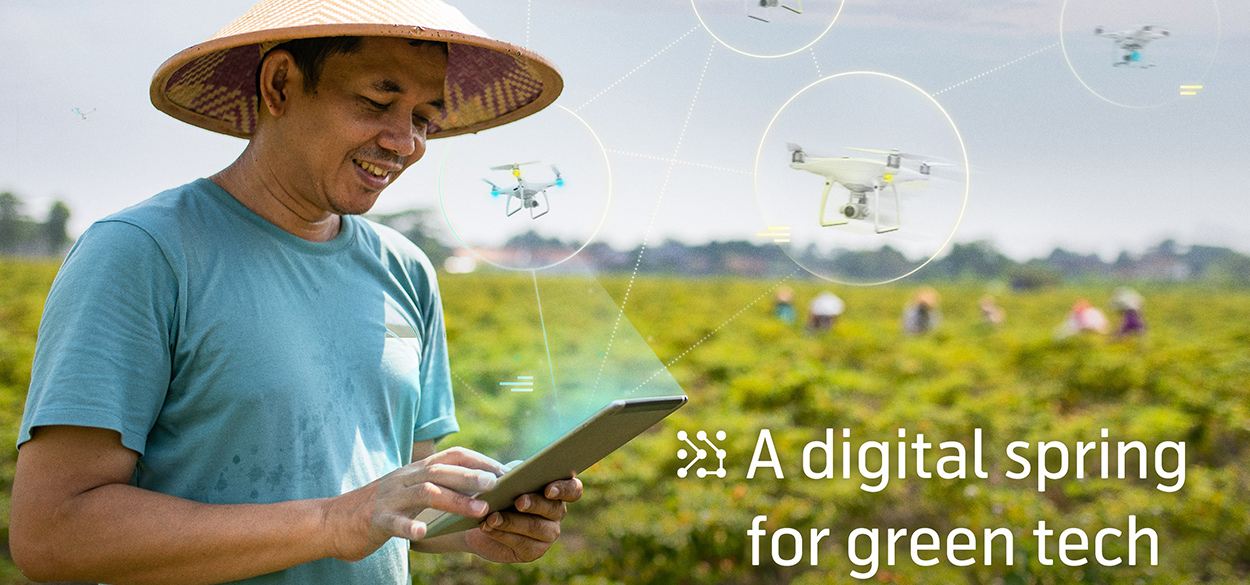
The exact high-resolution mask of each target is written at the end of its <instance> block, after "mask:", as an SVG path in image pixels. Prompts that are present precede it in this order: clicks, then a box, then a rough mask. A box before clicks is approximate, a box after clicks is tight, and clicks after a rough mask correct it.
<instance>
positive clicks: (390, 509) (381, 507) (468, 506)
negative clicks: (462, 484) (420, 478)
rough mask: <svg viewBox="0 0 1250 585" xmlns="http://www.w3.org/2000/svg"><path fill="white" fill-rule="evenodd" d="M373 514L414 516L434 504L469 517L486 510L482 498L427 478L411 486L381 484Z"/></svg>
mask: <svg viewBox="0 0 1250 585" xmlns="http://www.w3.org/2000/svg"><path fill="white" fill-rule="evenodd" d="M374 508H375V515H380V516H386V515H392V514H394V515H400V516H404V515H407V516H409V517H413V516H416V515H417V513H419V512H420V511H421V510H424V509H426V508H434V509H436V510H442V511H444V512H451V513H453V514H459V515H461V516H468V517H471V518H481V517H482V516H485V515H486V513H487V512H488V511H489V506H488V505H487V504H486V502H484V501H482V500H479V499H476V498H474V497H472V496H468V495H465V494H463V493H460V492H459V491H457V490H454V489H451V488H448V487H445V486H440V485H437V484H434V483H430V482H423V483H418V484H416V485H412V486H401V485H398V484H396V485H395V487H393V488H389V489H388V488H387V487H386V486H385V485H383V486H382V488H381V489H380V490H379V493H378V498H377V500H376V501H375V502H374Z"/></svg>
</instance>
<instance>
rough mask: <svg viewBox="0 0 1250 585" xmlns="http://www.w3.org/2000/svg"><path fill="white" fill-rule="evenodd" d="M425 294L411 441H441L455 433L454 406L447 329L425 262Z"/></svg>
mask: <svg viewBox="0 0 1250 585" xmlns="http://www.w3.org/2000/svg"><path fill="white" fill-rule="evenodd" d="M417 270H421V271H423V272H424V273H425V274H424V278H423V281H424V283H425V286H426V290H425V291H423V292H424V293H425V294H422V295H421V297H420V307H421V312H422V313H423V315H422V317H423V319H422V322H423V323H424V325H425V331H422V332H421V338H422V339H423V340H424V341H425V347H423V348H422V351H421V366H420V367H421V402H420V405H419V406H418V407H417V419H416V420H417V422H416V428H414V429H413V433H412V440H413V442H416V441H427V440H435V441H437V440H438V439H441V438H442V437H444V436H447V435H450V434H451V433H454V432H456V431H458V430H460V426H459V425H458V424H457V423H456V402H455V398H454V397H453V395H452V391H451V367H450V365H449V362H448V358H447V328H446V326H445V325H444V321H443V302H442V298H441V297H440V296H439V292H438V281H437V280H436V277H435V274H434V269H433V267H432V266H430V265H429V263H428V261H426V262H422V263H420V266H419V267H418V268H417Z"/></svg>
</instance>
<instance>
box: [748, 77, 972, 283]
mask: <svg viewBox="0 0 1250 585" xmlns="http://www.w3.org/2000/svg"><path fill="white" fill-rule="evenodd" d="M846 75H875V76H878V77H885V78H886V79H892V80H894V81H897V82H900V83H902V84H903V85H906V86H908V87H910V88H912V89H914V90H916V91H918V92H920V94H921V95H923V96H924V97H926V98H928V99H929V101H931V102H933V105H934V106H936V107H937V109H938V111H939V112H942V115H943V116H945V117H946V121H947V122H948V123H950V125H951V130H953V131H954V132H955V139H956V140H958V141H959V152H960V153H961V154H962V155H963V159H964V199H963V203H962V204H961V205H960V206H959V217H958V218H956V219H955V225H954V227H952V228H951V232H950V234H949V235H947V236H946V241H945V242H942V245H941V246H938V249H937V250H934V251H933V253H932V254H930V255H929V259H928V260H925V261H924V263H923V264H921V265H920V266H917V267H915V268H913V269H911V271H910V272H907V273H906V274H903V275H901V276H896V277H894V278H891V279H889V280H882V281H880V282H843V281H840V280H835V279H833V278H829V277H827V276H825V275H823V274H818V273H817V272H816V271H815V270H812V269H810V268H808V267H806V266H803V263H802V262H799V261H798V260H795V258H794V256H791V255H790V252H789V251H787V250H786V248H785V247H784V246H783V247H781V249H782V251H784V252H785V253H786V256H790V260H792V261H793V262H794V263H795V264H798V265H799V267H800V268H802V269H803V270H806V271H808V272H810V273H812V275H813V276H816V277H817V278H820V279H823V280H827V281H829V282H833V283H836V284H844V285H848V286H876V285H879V284H887V283H891V282H894V281H896V280H902V279H904V278H907V277H908V276H911V275H912V274H915V273H916V271H917V270H920V269H921V268H924V267H925V266H926V265H928V264H929V263H930V262H932V261H933V259H934V258H937V255H938V254H940V253H942V250H945V249H946V246H947V245H948V244H950V243H951V240H952V239H954V237H955V232H957V231H959V225H960V224H961V223H963V220H964V212H965V211H967V209H968V193H969V192H970V190H971V185H972V173H971V168H970V167H969V165H968V149H967V147H966V146H964V137H963V136H962V135H961V134H960V133H959V127H958V126H956V125H955V120H954V119H953V118H951V115H950V114H948V113H947V112H946V109H945V108H943V107H942V104H939V103H938V101H937V100H936V99H934V98H933V96H932V95H930V94H929V93H928V92H926V91H925V90H923V89H920V88H919V87H917V86H916V84H914V83H912V82H910V81H907V80H906V79H903V78H901V77H896V76H893V75H890V74H888V73H879V72H876V71H847V72H845V73H838V74H836V75H829V76H827V77H822V78H820V79H817V80H816V81H813V82H812V83H810V84H808V85H807V86H806V87H804V88H803V89H800V90H799V91H798V92H797V93H795V94H794V95H792V96H790V99H788V100H786V103H784V104H781V108H780V109H778V110H777V113H776V114H773V119H771V120H769V121H768V127H766V128H764V134H763V135H761V136H760V146H759V148H758V149H756V151H755V168H754V171H753V172H752V177H751V183H752V185H753V187H754V188H755V204H756V205H758V206H759V208H760V214H761V215H763V214H765V213H766V210H765V209H764V201H763V199H762V198H761V197H760V156H761V155H762V154H763V153H764V139H765V138H768V133H769V132H771V131H772V129H773V123H775V122H776V121H777V118H779V117H780V116H781V113H782V112H784V111H785V110H786V107H787V106H789V105H790V102H793V101H794V100H795V99H797V98H798V97H799V96H800V95H803V92H805V91H807V90H809V89H811V88H813V87H815V86H817V85H819V84H821V83H824V82H826V81H829V80H830V79H836V78H838V77H843V76H846ZM765 221H767V218H765Z"/></svg>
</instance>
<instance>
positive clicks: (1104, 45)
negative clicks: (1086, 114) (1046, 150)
mask: <svg viewBox="0 0 1250 585" xmlns="http://www.w3.org/2000/svg"><path fill="white" fill-rule="evenodd" d="M1219 44H1220V12H1219V7H1218V5H1217V4H1216V3H1215V0H1211V1H1210V2H1206V1H1199V2H1175V1H1172V0H1064V3H1063V8H1062V9H1061V10H1060V12H1059V46H1060V48H1061V49H1062V50H1063V58H1064V60H1065V61H1066V62H1067V64H1068V68H1069V69H1070V70H1071V71H1072V75H1073V76H1074V77H1076V80H1077V82H1079V83H1080V84H1081V85H1082V86H1084V87H1085V89H1087V90H1089V92H1090V93H1092V94H1094V95H1095V96H1096V97H1098V98H1099V99H1101V100H1103V101H1105V102H1107V103H1110V104H1113V105H1117V106H1120V107H1125V108H1153V107H1157V106H1161V105H1164V104H1168V103H1172V102H1175V101H1177V100H1179V99H1181V98H1182V97H1197V96H1198V95H1200V93H1201V91H1202V87H1201V85H1202V80H1203V79H1204V78H1205V77H1206V75H1207V73H1208V72H1209V71H1210V70H1211V66H1212V65H1213V64H1214V63H1215V54H1216V52H1217V51H1218V49H1219Z"/></svg>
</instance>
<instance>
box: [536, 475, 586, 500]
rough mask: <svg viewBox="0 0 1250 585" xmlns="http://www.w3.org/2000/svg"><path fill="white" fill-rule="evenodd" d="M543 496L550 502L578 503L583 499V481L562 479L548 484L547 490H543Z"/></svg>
mask: <svg viewBox="0 0 1250 585" xmlns="http://www.w3.org/2000/svg"><path fill="white" fill-rule="evenodd" d="M543 495H544V496H546V497H547V499H549V500H560V501H562V502H576V501H577V500H580V499H581V498H582V480H580V479H577V478H576V477H575V478H573V479H562V480H559V481H553V482H551V483H549V484H547V488H546V489H544V490H543Z"/></svg>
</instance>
